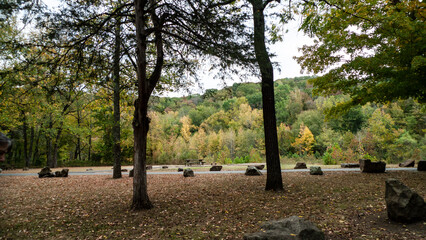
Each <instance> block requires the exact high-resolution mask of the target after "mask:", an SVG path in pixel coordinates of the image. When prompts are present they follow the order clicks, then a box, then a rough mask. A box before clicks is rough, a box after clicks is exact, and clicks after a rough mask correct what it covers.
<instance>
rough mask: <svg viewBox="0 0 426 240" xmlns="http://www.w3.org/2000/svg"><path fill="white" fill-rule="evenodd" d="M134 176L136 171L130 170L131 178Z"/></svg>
mask: <svg viewBox="0 0 426 240" xmlns="http://www.w3.org/2000/svg"><path fill="white" fill-rule="evenodd" d="M134 175H135V170H134V169H132V170H130V172H129V177H134Z"/></svg>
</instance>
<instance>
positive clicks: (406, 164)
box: [399, 160, 416, 167]
mask: <svg viewBox="0 0 426 240" xmlns="http://www.w3.org/2000/svg"><path fill="white" fill-rule="evenodd" d="M415 163H416V161H414V160H407V161H405V162H403V163H400V164H399V166H400V167H414V164H415Z"/></svg>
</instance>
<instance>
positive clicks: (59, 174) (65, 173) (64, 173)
mask: <svg viewBox="0 0 426 240" xmlns="http://www.w3.org/2000/svg"><path fill="white" fill-rule="evenodd" d="M68 172H69V169H62V171H56V172H55V177H68Z"/></svg>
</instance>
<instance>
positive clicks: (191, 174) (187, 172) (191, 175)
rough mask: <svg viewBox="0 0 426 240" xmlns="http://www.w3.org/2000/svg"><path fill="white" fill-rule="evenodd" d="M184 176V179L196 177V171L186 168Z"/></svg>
mask: <svg viewBox="0 0 426 240" xmlns="http://www.w3.org/2000/svg"><path fill="white" fill-rule="evenodd" d="M183 176H184V177H195V174H194V171H193V170H192V169H190V168H185V170H183Z"/></svg>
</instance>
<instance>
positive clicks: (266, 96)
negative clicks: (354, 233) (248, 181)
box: [250, 0, 284, 191]
mask: <svg viewBox="0 0 426 240" xmlns="http://www.w3.org/2000/svg"><path fill="white" fill-rule="evenodd" d="M268 2H269V1H266V2H265V3H264V2H263V0H250V3H251V4H252V6H253V19H254V49H255V53H256V60H257V63H258V65H259V68H260V73H261V76H262V83H261V85H262V101H263V123H264V132H265V149H266V165H267V178H266V187H265V190H274V191H282V190H283V189H284V187H283V182H282V176H281V163H280V154H279V150H278V137H277V122H276V121H277V120H276V116H275V99H274V71H273V67H272V63H271V60H270V59H269V55H268V51H267V49H266V45H265V16H264V14H263V11H264V9H265V6H266V5H267V3H268Z"/></svg>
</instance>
